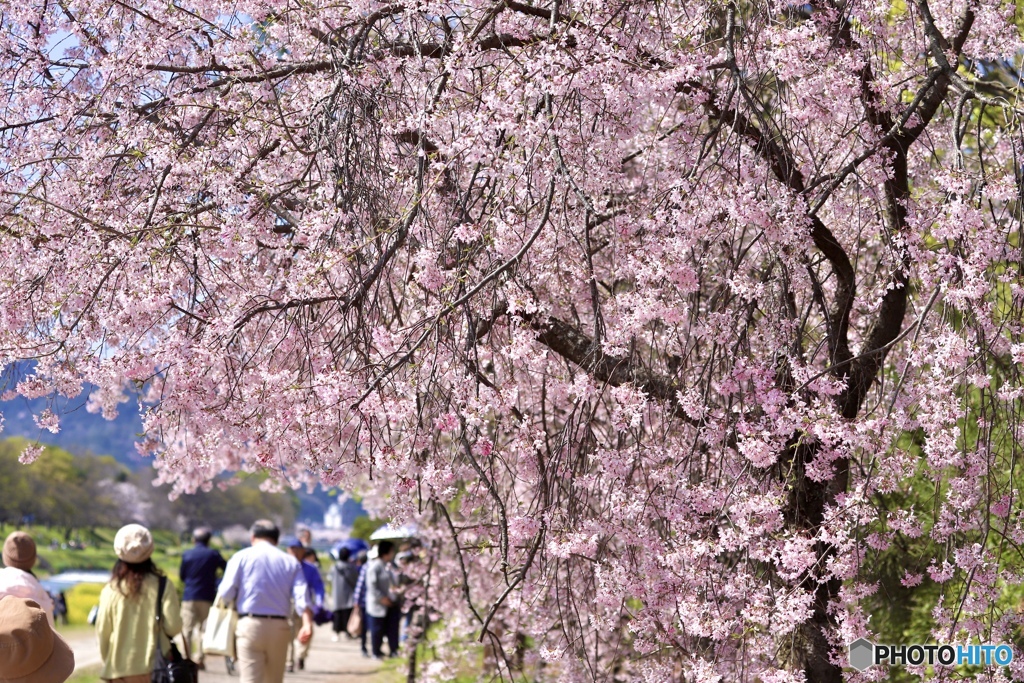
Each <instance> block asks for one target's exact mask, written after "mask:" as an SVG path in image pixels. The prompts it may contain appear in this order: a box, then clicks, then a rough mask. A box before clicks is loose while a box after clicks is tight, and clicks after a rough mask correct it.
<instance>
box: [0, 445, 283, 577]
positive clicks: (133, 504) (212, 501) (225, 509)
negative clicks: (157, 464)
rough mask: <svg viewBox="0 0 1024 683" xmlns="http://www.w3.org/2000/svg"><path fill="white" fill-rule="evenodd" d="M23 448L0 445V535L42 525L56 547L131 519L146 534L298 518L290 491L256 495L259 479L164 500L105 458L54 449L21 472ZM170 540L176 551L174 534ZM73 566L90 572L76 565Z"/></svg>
mask: <svg viewBox="0 0 1024 683" xmlns="http://www.w3.org/2000/svg"><path fill="white" fill-rule="evenodd" d="M27 445H29V442H28V441H26V440H25V439H22V438H11V439H7V440H5V441H0V531H3V530H4V528H5V526H7V525H18V526H20V525H23V524H26V523H28V524H33V525H34V526H35V528H37V529H38V528H39V526H40V525H42V526H43V527H56V528H58V529H60V530H61V532H62V537H61V538H59V539H58V542H59V543H66V542H68V541H71V540H73V539H77V540H82V541H83V542H84V543H86V544H87V545H89V544H90V541H89V540H88V533H86V534H84V536H83V533H81V532H82V531H87V530H89V529H92V528H94V527H110V528H113V529H114V530H115V531H116V529H118V528H119V527H120V526H121V525H123V524H125V523H127V522H130V521H136V520H139V521H144V523H145V524H146V526H148V527H150V529H151V530H156V529H175V528H181V527H182V525H183V526H184V528H185V529H191V528H193V527H196V526H200V525H203V526H210V527H213V528H214V529H224V528H226V527H229V526H232V525H235V524H241V525H243V526H246V527H247V526H249V525H250V524H252V522H253V521H254V520H256V519H260V518H264V517H265V518H270V519H273V520H275V521H277V522H278V523H279V524H281V525H282V526H285V527H289V526H291V525H292V524H293V523H294V521H295V516H296V513H297V511H298V506H299V501H298V498H297V496H296V495H295V494H294V492H287V493H268V492H266V491H261V490H260V484H261V483H262V482H263V481H264V479H265V478H266V476H265V475H242V476H240V477H238V478H236V480H234V481H233V482H231V483H233V484H234V485H232V486H227V487H225V489H224V490H221V487H220V486H215V487H213V488H212V489H211V490H210V491H208V492H202V491H201V492H199V493H196V494H195V495H188V496H181V497H180V498H178V499H176V500H174V501H169V500H168V493H169V492H170V487H169V486H162V487H154V486H153V485H152V483H153V481H152V480H153V476H154V473H153V470H151V469H144V470H140V471H138V472H132V471H130V470H128V469H126V468H125V467H123V466H122V465H119V464H118V463H117V461H116V460H114V459H113V458H111V457H108V456H95V455H89V454H85V455H72V454H71V453H69V452H67V451H65V450H62V449H60V448H58V447H56V446H46V447H45V448H44V450H43V453H42V455H40V456H39V458H38V459H37V460H36V461H35V462H33V463H32V464H30V465H22V464H21V463H20V462H19V461H18V457H19V456H20V455H21V453H22V451H24V449H25V447H26V446H27ZM168 539H169V540H172V541H173V542H174V544H177V539H176V536H175V535H174V534H171V535H170V536H169V537H168ZM109 540H112V539H109ZM50 541H51V537H49V536H46V537H45V539H43V543H45V544H46V545H47V546H48V545H49V543H50ZM37 542H39V540H38V539H37ZM104 542H106V541H105V540H104ZM43 543H40V545H42V544H43ZM101 545H102V543H101ZM108 545H109V544H108ZM79 559H80V560H81V559H85V558H79ZM55 561H56V562H57V564H55V565H54V566H55V567H58V568H66V565H64V564H62V561H61V560H60V559H59V558H55ZM75 566H76V567H84V568H89V567H95V565H94V564H91V563H90V562H84V563H82V562H78V561H76V565H75ZM103 568H106V567H103Z"/></svg>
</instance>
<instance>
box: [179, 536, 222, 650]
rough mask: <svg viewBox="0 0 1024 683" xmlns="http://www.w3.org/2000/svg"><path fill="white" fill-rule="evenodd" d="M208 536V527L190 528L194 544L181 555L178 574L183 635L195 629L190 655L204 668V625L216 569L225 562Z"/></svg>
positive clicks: (185, 636)
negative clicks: (181, 592)
mask: <svg viewBox="0 0 1024 683" xmlns="http://www.w3.org/2000/svg"><path fill="white" fill-rule="evenodd" d="M210 536H211V533H210V530H209V529H206V528H199V529H196V530H195V531H193V532H192V539H193V540H194V541H195V547H193V548H192V549H191V550H187V551H185V554H183V555H182V556H181V570H180V575H181V580H182V582H184V584H185V592H184V593H183V595H182V601H181V620H182V637H184V638H185V639H186V640H187V639H190V638H192V633H193V632H196V639H195V641H194V642H195V643H196V646H195V649H194V650H192V652H193V655H192V659H193V661H195V662H196V664H198V665H199V668H200V669H205V668H206V665H205V664H204V663H203V627H204V625H205V624H206V617H207V616H209V614H210V606H211V605H213V600H214V598H216V597H217V572H218V571H221V572H223V571H224V567H226V566H227V564H228V563H227V561H225V559H224V557H223V556H222V555H221V554H220V552H219V551H217V550H214V549H213V548H211V547H210ZM190 642H191V641H190Z"/></svg>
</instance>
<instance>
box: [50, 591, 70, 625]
mask: <svg viewBox="0 0 1024 683" xmlns="http://www.w3.org/2000/svg"><path fill="white" fill-rule="evenodd" d="M53 619H54V621H60V622H61V623H62V624H63V625H64V626H67V625H68V596H67V595H65V593H64V591H61V592H60V593H57V595H56V596H55V597H54V598H53Z"/></svg>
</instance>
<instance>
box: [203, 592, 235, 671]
mask: <svg viewBox="0 0 1024 683" xmlns="http://www.w3.org/2000/svg"><path fill="white" fill-rule="evenodd" d="M237 625H238V612H236V611H235V609H234V607H224V606H222V605H213V606H212V607H210V616H208V617H206V630H205V631H203V651H204V652H206V654H209V655H224V656H225V657H231V658H234V656H235V627H236V626H237Z"/></svg>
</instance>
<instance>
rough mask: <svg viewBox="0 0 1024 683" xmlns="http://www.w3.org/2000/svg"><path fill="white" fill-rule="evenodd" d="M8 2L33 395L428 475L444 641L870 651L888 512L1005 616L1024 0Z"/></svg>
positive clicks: (896, 529)
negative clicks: (131, 408)
mask: <svg viewBox="0 0 1024 683" xmlns="http://www.w3.org/2000/svg"><path fill="white" fill-rule="evenodd" d="M0 12H2V14H0V29H2V30H0V140H2V143H3V150H4V151H3V153H2V156H0V244H2V249H0V259H2V272H3V276H2V278H0V316H2V320H0V365H6V366H7V367H8V371H7V379H8V384H7V390H8V396H13V395H21V396H25V397H28V398H38V397H47V396H50V397H56V396H58V395H61V396H69V397H70V396H75V395H77V394H80V393H81V392H82V391H83V386H89V387H91V388H90V389H89V390H90V391H91V395H90V397H89V407H90V410H95V411H100V412H102V413H103V414H104V415H107V416H113V415H114V414H116V411H117V410H118V409H119V405H121V404H123V403H125V402H126V401H128V400H130V398H131V397H136V399H137V400H138V401H139V405H140V409H141V410H142V411H143V412H144V425H145V430H146V434H145V438H144V440H142V441H141V443H140V446H139V447H140V449H141V451H143V452H144V453H146V454H152V455H153V457H154V462H155V465H156V467H157V468H158V469H159V471H160V476H159V481H160V482H170V483H172V484H173V485H174V487H175V490H176V491H178V492H185V491H192V490H195V489H197V488H207V489H208V488H209V487H210V486H211V482H212V481H213V480H214V478H215V477H216V476H217V475H219V474H221V473H222V472H224V471H225V470H227V471H256V470H268V471H270V472H271V473H272V474H273V475H274V478H275V479H274V481H277V482H279V483H280V484H281V485H293V486H299V485H302V484H303V483H309V482H311V481H319V482H322V483H324V484H326V485H331V486H333V485H339V484H340V485H343V486H345V487H347V488H350V489H355V490H359V491H361V492H362V493H363V494H364V495H366V496H367V499H366V500H367V504H368V505H371V506H376V509H377V510H378V511H379V512H381V513H382V514H383V513H387V514H389V515H390V516H392V517H393V518H395V519H399V520H402V521H407V520H415V521H418V522H419V524H420V525H421V527H422V528H423V533H424V537H425V538H426V539H427V541H428V542H429V543H430V545H431V547H432V549H433V550H432V557H433V562H432V563H431V564H430V570H429V574H428V576H427V582H426V584H425V586H424V591H423V598H422V599H423V600H424V601H425V602H426V604H427V605H428V607H430V608H431V609H429V610H427V614H428V616H429V615H431V614H438V613H440V614H443V615H444V618H443V619H442V620H440V621H439V622H438V623H437V624H436V625H435V626H434V627H433V628H434V631H433V633H432V638H431V642H432V645H433V647H434V650H435V658H434V659H433V660H432V661H429V662H426V663H424V664H423V665H422V666H420V667H419V668H418V670H417V671H414V672H413V673H415V674H418V675H421V676H425V677H426V678H428V679H431V680H447V679H449V678H451V677H452V676H453V672H457V671H459V670H460V666H461V664H460V662H463V661H464V660H463V659H462V657H464V656H465V652H466V651H467V649H470V650H471V649H472V645H470V643H473V642H476V641H477V640H479V641H481V642H482V643H484V645H485V646H486V656H485V659H486V662H487V664H486V668H487V671H485V673H483V674H482V676H484V677H486V678H488V679H490V678H491V677H493V676H497V677H500V678H501V679H503V680H505V679H520V680H526V679H529V680H559V681H588V680H594V681H621V680H649V681H665V680H688V681H689V680H693V681H716V680H725V681H762V682H764V683H769V682H782V681H804V680H806V681H815V682H817V681H838V680H842V679H843V678H844V677H845V679H847V680H877V679H878V678H879V676H883V675H884V672H883V671H881V670H878V669H876V670H869V671H868V672H867V673H865V674H858V673H856V672H853V671H851V670H847V671H846V672H845V673H844V671H843V669H842V667H843V665H844V662H845V655H846V653H845V645H846V643H848V642H850V641H852V640H854V639H855V638H858V637H861V636H868V637H874V635H876V634H877V633H878V631H877V628H876V626H875V625H874V622H873V621H872V613H871V611H872V609H873V608H872V605H877V604H878V603H877V600H878V595H877V594H876V593H877V591H878V588H879V582H878V580H877V576H876V574H875V568H876V566H877V564H878V562H879V561H880V558H882V557H883V556H885V557H891V556H892V554H893V553H896V557H897V558H898V562H899V563H901V566H902V567H904V568H905V575H904V576H903V578H902V579H901V580H902V581H903V583H904V585H906V586H915V585H920V584H922V583H923V582H924V583H927V584H928V585H931V586H936V587H937V588H938V590H939V594H940V597H939V599H938V600H937V602H936V604H935V606H934V609H933V610H932V625H931V630H932V636H933V637H934V638H936V639H942V640H955V639H964V638H972V639H980V640H983V641H986V642H997V641H1004V640H1009V639H1010V638H1011V637H1012V634H1013V633H1014V629H1015V628H1016V627H1017V625H1018V624H1019V621H1020V618H1019V616H1018V614H1017V612H1016V611H1015V610H1014V609H1012V608H1008V606H1007V601H1006V600H1007V599H1006V596H1007V595H1009V594H1011V593H1012V592H1013V590H1015V587H1016V586H1018V585H1020V583H1021V578H1022V576H1021V571H1020V570H1019V564H1020V563H1019V562H1017V563H1015V562H1014V561H1013V558H1014V557H1019V555H1020V544H1021V543H1024V526H1022V525H1024V519H1022V517H1021V515H1020V509H1021V503H1020V500H1019V499H1020V495H1019V490H1018V489H1019V487H1018V483H1019V480H1020V473H1019V471H1018V470H1019V468H1018V467H1017V464H1018V461H1019V459H1020V457H1019V456H1020V455H1021V450H1020V445H1019V444H1020V443H1021V441H1022V438H1024V427H1022V425H1024V421H1022V417H1024V416H1022V415H1021V407H1020V405H1021V401H1020V398H1021V396H1022V395H1024V381H1022V377H1021V374H1020V371H1019V369H1018V366H1019V364H1020V363H1021V361H1024V342H1022V339H1021V310H1022V305H1024V289H1022V284H1024V282H1022V279H1021V278H1022V273H1021V268H1022V254H1021V238H1022V232H1021V220H1020V219H1021V215H1020V211H1021V204H1020V201H1021V192H1022V186H1024V185H1022V181H1021V168H1022V166H1021V158H1020V156H1021V154H1022V153H1024V147H1022V145H1024V134H1022V129H1021V113H1022V112H1021V105H1020V104H1019V96H1020V94H1021V89H1020V76H1019V71H1018V70H1017V69H1018V67H1019V64H1020V57H1019V53H1020V49H1021V40H1020V32H1019V29H1018V20H1019V19H1020V17H1019V16H1018V14H1017V10H1016V8H1015V5H1014V4H1012V3H1005V2H1000V1H998V0H948V1H945V2H936V1H935V0H911V1H910V2H908V3H897V2H882V3H870V2H857V1H851V2H846V3H839V2H829V1H825V2H820V3H818V2H815V3H807V4H787V3H774V2H744V3H737V2H711V3H693V2H674V1H672V0H663V1H661V2H658V1H647V2H625V1H622V0H601V1H600V2H596V1H593V0H537V2H536V3H531V2H520V1H519V0H462V1H460V2H452V3H447V2H439V1H435V0H418V1H416V2H413V1H412V0H401V1H398V2H392V3H376V2H370V1H369V0H343V1H341V2H326V1H323V0H304V1H302V2H299V1H298V0H295V1H292V0H237V1H236V2H232V3H222V2H216V1H215V0H191V1H187V0H162V1H161V2H156V1H154V0H125V1H121V0H116V1H114V2H111V0H25V1H24V2H12V3H4V6H3V8H2V9H0ZM25 360H33V361H34V365H32V366H31V367H32V370H31V371H29V372H28V373H21V374H20V375H19V374H18V373H17V372H15V370H14V368H23V367H25V366H24V365H23V364H16V362H17V361H25ZM92 387H94V388H92ZM121 409H125V408H124V407H123V406H122V407H121ZM37 421H38V424H39V425H40V428H41V429H49V430H51V431H56V430H58V429H60V416H59V415H57V414H54V413H53V412H51V411H46V412H44V413H43V414H40V415H38V416H37ZM34 455H35V451H34V450H32V449H29V450H27V451H26V452H25V453H24V454H23V460H31V459H32V458H33V457H34ZM922 482H923V483H927V484H928V486H929V487H930V488H928V489H927V490H924V489H922ZM924 541H927V544H925V543H924ZM924 547H927V548H928V551H927V553H925V554H922V553H923V551H921V548H924ZM873 601H875V602H873ZM1020 659H1021V658H1018V662H1016V663H1015V668H1014V669H1013V671H1012V672H1010V673H1006V672H1003V671H992V672H991V676H992V680H1007V678H1006V676H1008V675H1017V676H1020V675H1022V674H1024V668H1021V666H1020V665H1019V661H1020ZM911 670H913V671H916V672H918V673H922V674H923V673H924V669H923V668H920V670H919V671H918V669H913V668H912V669H911ZM940 673H941V672H940Z"/></svg>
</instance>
